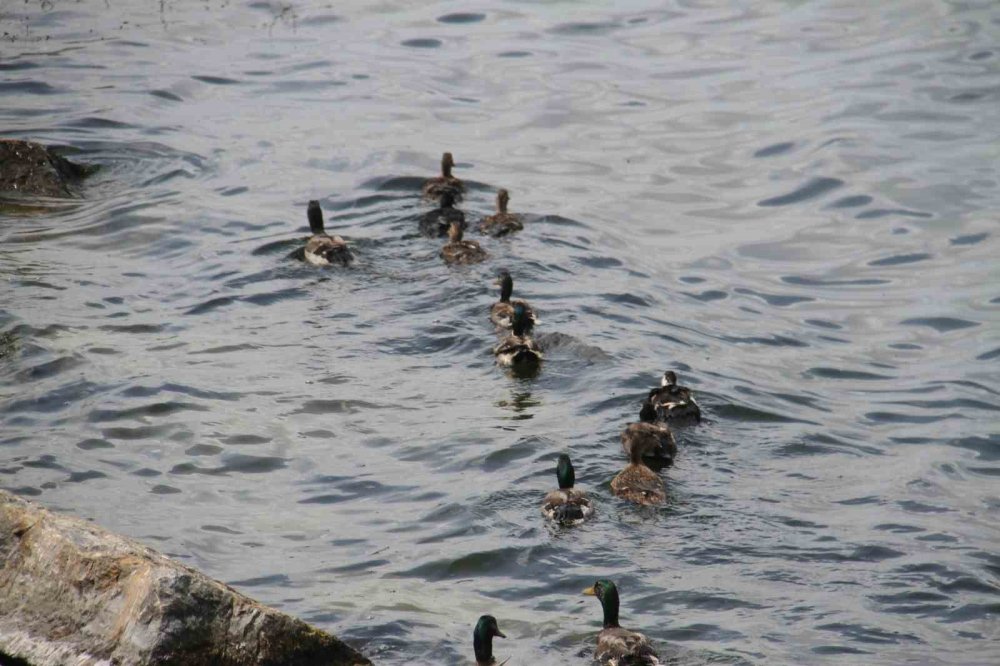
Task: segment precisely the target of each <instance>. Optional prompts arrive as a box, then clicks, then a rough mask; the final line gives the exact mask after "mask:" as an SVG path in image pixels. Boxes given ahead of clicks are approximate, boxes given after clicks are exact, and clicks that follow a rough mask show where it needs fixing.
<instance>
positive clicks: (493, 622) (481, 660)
mask: <svg viewBox="0 0 1000 666" xmlns="http://www.w3.org/2000/svg"><path fill="white" fill-rule="evenodd" d="M494 636H499V637H500V638H507V636H506V635H504V633H503V632H502V631H500V627H499V626H497V619H496V618H495V617H493V616H492V615H483V616H482V617H480V618H479V622H476V628H475V629H474V630H473V632H472V648H473V649H474V650H475V651H476V665H477V666H487V665H490V664H497V660H496V659H494V658H493V637H494ZM508 660H509V657H508V659H504V660H503V661H502V662H500V663H499V664H497V666H503V665H504V664H506V663H507V661H508Z"/></svg>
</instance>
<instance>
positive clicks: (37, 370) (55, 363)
mask: <svg viewBox="0 0 1000 666" xmlns="http://www.w3.org/2000/svg"><path fill="white" fill-rule="evenodd" d="M81 365H84V362H83V361H82V360H81V359H79V358H77V357H75V356H62V357H60V358H57V359H53V360H51V361H46V362H44V363H39V364H38V365H34V366H32V367H30V368H25V369H24V370H21V371H19V372H18V373H17V374H15V375H14V377H15V379H17V381H19V382H35V381H40V380H43V379H48V378H50V377H55V376H56V375H59V374H61V373H64V372H68V371H70V370H74V369H76V368H78V367H80V366H81Z"/></svg>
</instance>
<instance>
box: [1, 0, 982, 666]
mask: <svg viewBox="0 0 1000 666" xmlns="http://www.w3.org/2000/svg"><path fill="white" fill-rule="evenodd" d="M0 25H2V26H3V32H4V35H3V38H2V40H0V72H2V83H0V122H2V127H3V131H4V135H5V136H9V137H18V138H31V139H34V140H38V141H42V142H45V143H51V144H58V145H64V146H69V147H71V148H72V150H73V152H75V153H76V154H77V159H78V160H80V161H84V162H88V163H96V164H100V165H102V167H103V168H102V170H101V171H100V172H99V173H98V174H97V175H95V176H94V177H92V178H91V179H90V180H89V181H88V182H87V184H86V186H85V188H84V199H83V200H82V201H76V202H69V203H67V202H54V201H53V202H49V203H48V204H47V205H46V207H45V208H44V209H43V210H42V212H34V213H30V214H29V213H27V212H25V211H24V210H23V209H18V208H16V207H10V206H8V207H7V208H5V209H4V212H3V213H0V284H2V285H3V286H2V287H0V335H2V345H0V486H2V487H4V488H7V489H10V490H13V491H14V492H17V493H19V494H21V495H24V496H26V497H29V498H32V499H35V500H37V501H39V502H41V503H43V504H44V505H46V506H49V507H52V508H55V509H58V510H62V511H67V512H71V513H73V514H76V515H80V516H85V517H87V518H92V519H93V520H95V521H97V522H98V523H100V524H101V525H103V526H106V527H108V528H110V529H112V530H115V531H119V532H122V533H125V534H128V535H131V536H134V537H136V538H138V539H140V540H142V541H143V542H145V543H148V544H150V545H152V546H154V547H156V548H158V549H160V550H162V551H163V552H165V553H168V554H170V555H172V556H174V557H176V558H179V559H181V560H183V561H185V562H187V563H189V564H191V565H194V566H196V567H198V568H200V569H201V570H203V571H205V572H206V573H208V574H210V575H212V576H214V577H217V578H220V579H222V580H224V581H227V582H229V583H230V584H232V585H233V586H235V587H236V588H238V589H240V590H241V591H243V592H246V593H247V594H249V595H251V596H253V597H255V598H257V599H260V600H262V601H263V602H266V603H268V604H271V605H274V606H276V607H278V608H281V609H283V610H285V611H287V612H289V613H292V614H295V615H297V616H299V617H302V618H304V619H305V620H308V621H309V622H312V623H314V624H316V625H317V626H319V627H322V628H324V629H327V630H330V631H333V632H335V633H337V634H338V635H340V636H342V637H344V638H345V639H347V640H348V641H349V642H351V643H352V644H354V645H356V646H358V647H360V648H361V649H362V650H363V651H364V652H365V653H366V654H368V655H369V656H371V657H372V658H373V659H374V660H376V661H377V662H378V663H380V664H428V665H431V664H442V663H449V664H450V663H467V662H469V661H471V660H472V646H471V633H472V627H473V624H474V623H475V621H476V619H477V618H478V616H479V615H480V614H483V613H487V612H489V613H492V614H494V615H496V616H497V618H498V620H499V624H500V627H501V629H502V630H504V631H505V632H506V633H507V634H508V636H510V638H509V639H508V640H506V641H503V640H499V641H498V642H497V654H498V655H499V656H501V657H504V656H508V655H512V656H513V659H512V661H511V664H512V665H513V664H577V663H586V661H587V659H589V655H590V653H591V650H592V645H593V640H594V636H595V634H596V633H597V631H598V630H599V628H600V608H599V606H598V604H597V602H596V601H595V600H594V599H593V598H589V597H582V596H581V595H580V594H579V593H580V591H581V590H582V589H583V588H584V587H586V586H588V585H590V584H592V583H593V581H594V579H595V578H598V577H606V578H611V579H613V580H615V581H616V582H617V583H618V587H619V589H620V592H621V596H622V623H623V624H624V625H625V626H627V627H630V628H635V629H640V630H642V631H644V632H646V633H647V634H648V635H650V636H651V638H652V639H653V640H654V642H655V643H656V644H657V646H658V648H659V651H660V653H661V655H663V656H664V657H668V658H670V659H671V660H672V661H671V663H677V664H708V663H711V664H790V665H794V664H845V663H849V664H901V663H920V664H949V665H951V664H996V663H1000V641H998V638H1000V619H998V615H1000V529H998V527H997V526H998V522H1000V381H998V380H1000V371H998V363H1000V326H998V323H1000V262H998V260H997V256H998V254H1000V243H998V231H1000V228H998V211H1000V173H998V164H1000V10H998V7H997V5H996V3H995V2H958V1H954V2H951V1H944V0H935V1H931V0H909V1H897V2H882V3H870V2H866V1H863V0H852V1H848V2H839V3H821V2H791V1H789V2H761V3H750V2H738V3H734V2H724V1H722V0H705V1H690V0H689V1H683V2H682V1H675V2H666V3H654V2H626V3H614V5H613V6H612V3H597V2H588V3H581V2H546V3H534V2H510V3H499V2H497V3H481V4H474V5H469V6H462V7H461V8H459V7H457V6H456V5H453V4H450V3H402V2H398V1H397V0H387V1H385V2H379V3H370V2H338V3H328V4H327V3H320V2H295V1H291V2H289V3H279V2H252V3H242V2H240V3H237V2H228V1H226V2H219V1H218V0H206V1H204V2H194V1H192V2H177V1H169V0H168V1H167V2H165V3H154V2H142V3H140V2H135V3H123V2H116V1H114V0H111V1H109V2H100V1H97V0H89V1H85V2H80V3H76V2H64V1H62V0H52V1H51V2H45V3H37V2H30V3H27V4H23V3H20V2H9V3H5V5H3V6H0ZM445 150H450V151H452V152H453V153H454V154H455V159H456V162H457V163H458V166H457V167H456V171H455V172H456V175H458V176H459V177H461V178H464V179H466V180H467V181H468V182H469V183H470V185H471V192H470V195H469V196H468V197H467V198H466V201H464V202H463V203H462V207H463V209H464V210H465V211H466V214H467V215H469V216H470V217H471V218H472V219H473V220H475V219H477V218H478V217H479V216H480V215H482V214H486V213H488V212H489V211H490V210H491V209H492V206H493V197H494V193H495V191H496V188H498V187H506V188H507V189H509V190H510V192H511V203H510V206H511V209H512V210H514V211H519V212H524V213H527V214H529V219H528V222H527V224H526V228H525V230H524V231H523V232H522V233H520V234H519V235H517V236H515V237H513V238H510V239H509V240H501V241H495V240H492V239H483V245H484V247H485V248H486V249H487V250H488V251H489V252H490V254H491V258H490V260H489V261H487V262H486V263H484V264H481V265H477V266H472V267H463V268H448V267H446V266H445V265H444V264H443V263H442V262H441V260H440V259H439V258H438V256H437V252H438V249H439V247H440V243H439V242H438V241H435V240H429V239H426V238H422V237H420V236H419V235H418V234H417V227H416V222H415V217H416V216H417V215H419V214H420V213H422V212H423V211H424V210H426V209H427V205H426V204H424V203H422V202H421V201H420V200H419V197H418V190H419V186H420V184H421V182H422V180H423V179H424V178H425V177H427V176H430V175H433V174H434V173H435V172H436V171H437V168H438V163H439V161H440V156H441V153H442V152H443V151H445ZM313 198H316V199H320V200H321V201H322V203H323V206H324V208H325V210H326V211H327V214H328V216H329V218H330V219H329V222H328V226H329V228H330V229H331V230H333V231H335V232H337V233H339V234H341V235H343V236H344V237H346V238H348V239H349V240H351V241H352V242H353V244H354V247H355V251H356V253H357V256H358V262H357V264H356V265H355V266H354V267H352V268H350V269H346V270H342V269H334V270H321V269H314V268H311V267H308V266H305V265H302V264H299V263H297V262H294V261H290V260H288V259H287V258H286V255H287V254H288V253H289V252H290V251H291V250H294V249H295V248H296V247H298V246H299V245H300V244H301V241H302V239H303V238H304V237H305V236H306V235H307V226H306V218H305V206H306V202H307V201H308V200H309V199H313ZM472 236H473V237H474V236H475V235H474V234H473V235H472ZM500 268H508V269H509V270H510V271H511V272H512V273H513V275H514V279H515V284H514V287H515V296H521V297H523V298H526V299H528V300H529V301H530V302H531V303H532V304H533V305H534V306H535V308H536V310H537V311H538V313H539V316H540V319H541V323H540V324H539V326H538V329H537V333H538V335H539V337H540V339H541V341H542V342H543V344H545V346H546V352H547V358H546V361H545V365H544V367H543V369H542V371H541V374H540V375H539V376H538V377H537V378H534V379H517V378H513V377H511V376H508V375H507V374H505V373H504V372H502V371H500V370H499V369H498V368H496V367H495V366H494V364H493V359H492V356H491V354H490V351H489V350H490V347H491V345H492V344H493V343H494V341H495V336H494V333H493V331H492V328H491V326H490V324H489V322H488V321H487V319H486V313H487V310H488V307H489V305H490V304H491V303H492V302H494V301H495V300H496V297H497V289H496V287H494V286H493V285H492V282H493V278H494V277H495V273H496V271H497V270H498V269H500ZM668 368H673V369H676V370H677V372H678V373H679V375H680V378H681V381H682V383H685V384H687V385H689V386H691V387H692V388H693V389H694V390H695V391H696V394H697V396H698V397H699V400H700V402H701V405H702V408H703V411H704V413H705V416H706V420H705V422H704V423H702V424H701V425H699V426H697V427H691V428H686V429H683V430H678V442H679V445H680V449H681V451H680V455H679V458H678V461H677V464H676V466H675V467H674V468H672V469H669V470H667V471H665V472H663V475H664V478H665V480H666V482H667V485H668V489H669V490H668V493H669V498H668V503H667V505H666V506H665V507H663V508H661V509H637V508H636V507H634V506H631V505H628V504H626V503H623V502H621V501H618V500H617V499H616V498H614V497H613V496H612V495H611V493H610V489H609V485H608V484H609V481H610V479H611V478H612V476H613V475H614V474H615V473H616V472H617V470H618V469H620V468H621V466H622V465H623V463H624V460H623V456H622V453H621V449H620V446H619V442H618V433H619V432H620V430H621V429H622V428H623V427H624V425H625V424H626V423H628V422H630V421H634V420H635V419H636V417H637V414H638V409H639V402H640V399H641V397H642V396H643V394H644V392H645V390H646V389H647V388H648V387H651V386H653V385H655V384H656V383H657V382H658V378H659V376H660V375H661V374H662V372H663V371H664V370H666V369H668ZM561 452H569V453H570V454H571V455H572V457H573V459H574V462H575V465H576V469H577V482H578V485H579V486H580V487H583V488H585V489H587V490H588V491H590V492H591V493H592V494H593V496H594V498H595V501H596V502H597V505H598V514H597V518H596V520H594V521H593V522H591V523H588V524H587V525H585V526H582V527H580V528H577V529H553V528H552V527H550V526H547V525H545V524H544V523H543V521H542V518H541V516H540V514H539V513H538V505H539V502H540V500H541V498H542V496H543V495H544V493H545V492H546V491H548V490H549V489H551V488H553V487H555V474H554V468H555V460H556V457H557V456H558V454H559V453H561Z"/></svg>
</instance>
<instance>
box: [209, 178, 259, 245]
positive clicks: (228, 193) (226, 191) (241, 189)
mask: <svg viewBox="0 0 1000 666" xmlns="http://www.w3.org/2000/svg"><path fill="white" fill-rule="evenodd" d="M216 191H217V192H218V193H219V194H220V195H221V196H224V197H234V196H236V195H237V194H245V193H247V192H249V191H250V188H249V187H246V186H245V185H237V186H236V187H226V188H223V189H221V190H216ZM254 254H256V252H254Z"/></svg>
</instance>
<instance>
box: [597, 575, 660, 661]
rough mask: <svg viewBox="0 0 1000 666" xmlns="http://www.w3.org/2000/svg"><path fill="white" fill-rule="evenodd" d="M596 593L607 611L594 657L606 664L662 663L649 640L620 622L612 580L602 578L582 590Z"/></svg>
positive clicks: (598, 636) (598, 635)
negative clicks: (625, 627) (624, 626)
mask: <svg viewBox="0 0 1000 666" xmlns="http://www.w3.org/2000/svg"><path fill="white" fill-rule="evenodd" d="M583 593H584V594H586V595H590V596H596V597H597V598H598V599H600V601H601V608H602V609H603V611H604V628H603V629H602V630H601V632H600V633H599V634H597V648H596V649H595V650H594V658H595V659H596V660H597V661H599V662H600V663H602V664H607V666H661V664H662V662H661V661H660V659H659V657H658V656H657V654H656V651H655V650H654V649H653V646H652V644H651V643H650V642H649V639H648V638H646V637H645V636H644V635H643V634H640V633H639V632H638V631H631V630H629V629H624V628H623V627H622V626H621V625H619V624H618V589H617V588H616V587H615V584H614V583H612V582H611V581H609V580H599V581H597V582H596V583H594V585H593V587H589V588H587V589H586V590H584V591H583Z"/></svg>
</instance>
